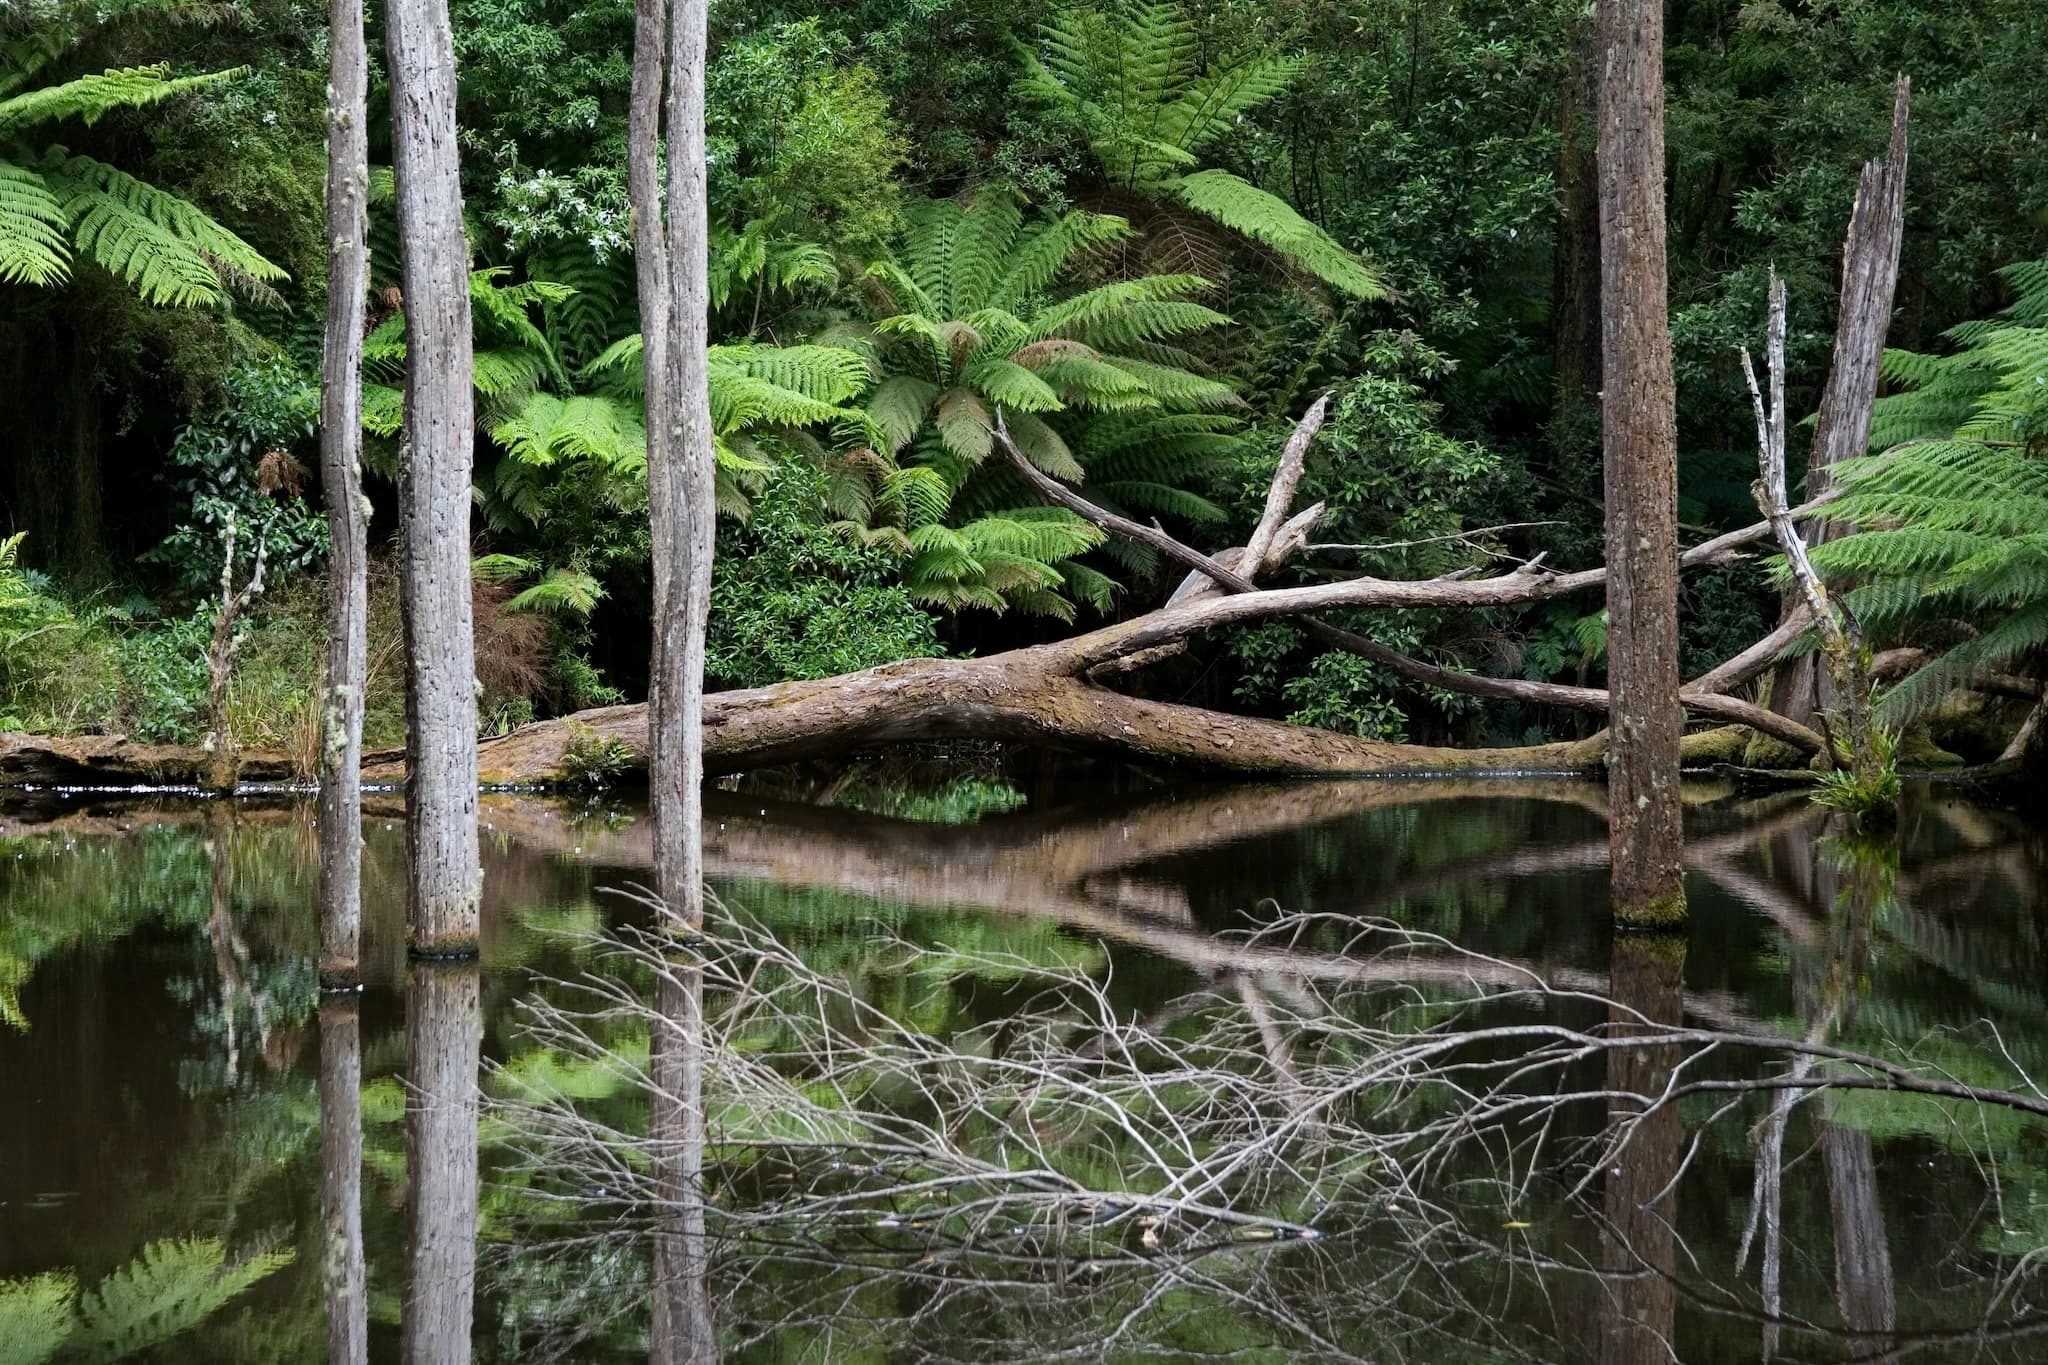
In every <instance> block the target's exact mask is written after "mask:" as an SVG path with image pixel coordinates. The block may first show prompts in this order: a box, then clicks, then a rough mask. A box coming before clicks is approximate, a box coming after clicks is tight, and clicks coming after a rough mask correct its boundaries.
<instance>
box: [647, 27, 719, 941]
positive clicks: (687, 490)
mask: <svg viewBox="0 0 2048 1365" xmlns="http://www.w3.org/2000/svg"><path fill="white" fill-rule="evenodd" d="M709 8H710V6H709V4H708V0H674V3H673V4H672V6H671V8H670V11H669V38H668V213H667V224H668V266H667V268H668V277H669V279H668V282H669V300H668V309H667V323H668V327H667V332H668V341H667V349H668V356H667V373H666V379H665V383H666V390H665V393H664V395H663V397H664V399H665V401H666V403H667V410H666V411H664V412H662V413H660V414H658V415H657V414H650V418H649V425H656V424H659V425H660V426H661V427H663V428H664V437H663V441H662V451H661V453H662V455H663V457H664V458H663V460H662V464H663V468H662V469H661V470H660V471H659V472H658V473H651V474H650V476H649V483H648V487H649V505H650V514H651V516H652V518H653V523H654V528H655V532H656V534H655V537H654V562H655V564H656V566H657V567H656V569H655V577H656V582H657V595H656V600H655V606H656V615H655V622H654V669H653V676H652V686H651V692H652V697H651V702H652V716H651V722H650V723H651V730H652V733H651V735H650V741H651V744H652V747H653V756H652V757H653V762H652V764H651V767H650V772H649V780H650V781H651V783H652V785H653V798H654V831H655V840H656V853H655V859H656V861H655V882H656V889H657V890H658V891H659V892H660V894H661V898H662V901H663V903H664V904H666V905H667V906H668V910H669V914H670V915H671V916H672V917H674V919H675V920H676V921H677V922H678V923H679V924H680V925H681V926H683V927H685V928H687V929H691V930H694V929H695V928H696V927H697V925H698V924H699V923H701V922H702V920H703V917H704V853H703V835H702V829H701V826H702V823H703V813H704V797H703V787H704V632H705V627H706V623H707V620H708V618H709V616H710V612H711V556H712V551H713V544H714V537H715V535H716V529H717V528H716V518H717V509H716V507H715V506H714V503H713V495H714V489H713V481H714V478H715V472H714V468H713V463H712V459H713V457H712V447H711V380H710V372H709V364H710V360H709V355H708V347H709V345H710V319H709V313H710V296H711V287H710V228H709V209H708V206H707V202H706V198H705V195H706V189H705V164H704V57H705V46H706V43H707V41H708V37H707V25H708V16H709ZM651 453H652V452H650V454H651Z"/></svg>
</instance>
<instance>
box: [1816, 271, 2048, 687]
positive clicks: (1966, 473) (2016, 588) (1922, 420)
mask: <svg viewBox="0 0 2048 1365" xmlns="http://www.w3.org/2000/svg"><path fill="white" fill-rule="evenodd" d="M2005 273H2006V276H2007V278H2008V279H2009V280H2010V281H2011V282H2012V284H2013V287H2014V289H2015V291H2016V294H2017V297H2016V298H2015V300H2014V302H2013V303H2012V304H2011V306H2009V307H2008V308H2007V309H2006V310H2005V311H2004V312H2003V313H2001V314H2000V315H1999V316H1998V317H1997V318H1996V319H1994V320H1993V321H1990V322H1981V323H1967V324H1964V325H1962V326H1959V327H1956V328H1954V329H1952V331H1951V332H1950V333H1949V335H1950V338H1951V340H1952V341H1953V342H1954V343H1955V344H1956V349H1955V350H1954V351H1953V352H1951V353H1950V354H1948V355H1944V356H1928V355H1919V354H1915V353H1913V352H1910V351H1893V352H1891V353H1890V354H1888V355H1887V356H1886V357H1885V370H1886V373H1887V375H1888V376H1889V377H1890V378H1891V379H1892V380H1893V381H1895V382H1897V383H1899V384H1901V385H1904V386H1906V387H1905V391H1904V392H1901V393H1897V394H1894V395H1892V396H1890V397H1888V398H1885V399H1884V400H1882V401H1881V402H1880V403H1879V405H1878V410H1877V414H1876V418H1875V420H1874V422H1873V427H1872V433H1871V439H1872V443H1873V445H1874V446H1876V447H1878V448H1879V452H1880V453H1877V454H1874V455H1870V456H1867V457H1865V458H1864V459H1861V460H1858V461H1854V462H1852V463H1850V464H1848V465H1846V466H1844V467H1843V468H1842V469H1841V471H1840V477H1841V479H1842V481H1843V483H1844V484H1845V485H1846V486H1847V493H1846V494H1845V496H1844V497H1843V499H1842V501H1841V503H1840V505H1839V508H1838V511H1837V513H1836V514H1837V515H1839V516H1840V517H1841V518H1842V519H1844V520H1846V521H1850V522H1853V523H1855V524H1856V525H1857V526H1858V527H1860V528H1862V529H1861V530H1860V531H1859V533H1858V534H1855V535H1851V536H1847V537H1844V538H1842V539H1840V540H1836V541H1833V542H1831V543H1829V544H1826V545H1823V546H1821V547H1819V548H1818V549H1816V551H1815V552H1814V562H1815V564H1816V565H1818V566H1819V567H1820V568H1822V570H1823V571H1824V572H1825V573H1827V574H1828V576H1829V577H1830V578H1833V579H1837V580H1840V581H1842V582H1845V583H1848V584H1851V585H1853V586H1852V588H1851V591H1850V593H1849V598H1848V600H1849V603H1850V605H1851V607H1852V609H1854V610H1855V611H1856V612H1857V614H1858V615H1859V616H1860V617H1862V618H1863V620H1864V622H1865V623H1866V625H1868V626H1869V627H1870V628H1871V629H1873V630H1876V631H1880V632H1883V633H1885V634H1886V635H1887V636H1892V637H1897V638H1902V639H1908V640H1917V641H1925V642H1927V643H1931V644H1934V645H1936V646H1937V647H1939V646H1942V645H1949V646H1951V647H1948V648H1946V649H1940V650H1939V656H1938V657H1937V658H1936V659H1935V660H1934V661H1932V662H1930V663H1928V664H1926V665H1924V666H1923V667H1921V668H1920V669H1918V670H1917V671H1915V672H1914V673H1913V674H1912V675H1910V676H1909V677H1907V678H1906V679H1905V680H1904V681H1902V682H1900V683H1899V684H1898V685H1897V686H1896V687H1894V688H1892V689H1891V690H1890V691H1889V692H1888V693H1887V694H1886V695H1885V697H1884V699H1883V701H1882V703H1881V707H1880V710H1881V713H1882V714H1883V715H1884V716H1885V717H1886V719H1888V720H1891V721H1893V722H1895V723H1899V722H1903V721H1906V720H1909V719H1911V718H1912V716H1913V715H1915V714H1916V713H1917V712H1919V711H1921V710H1923V709H1925V707H1926V706H1927V705H1928V704H1930V703H1931V702H1933V701H1935V700H1938V699H1939V698H1940V697H1941V696H1942V695H1944V694H1945V693H1946V692H1948V691H1949V690H1951V689H1953V688H1954V687H1956V686H1958V685H1960V684H1963V683H1967V682H1968V681H1969V680H1970V679H1971V678H1973V677H1975V676H1978V675H1980V674H1982V673H1983V672H1985V671H1987V670H1990V669H1994V668H1999V667H2003V666H2007V665H2009V664H2010V663H2011V662H2012V661H2013V660H2014V659H2016V658H2018V657H2019V656H2021V655H2024V654H2026V653H2027V652H2028V651H2031V650H2036V649H2039V648H2040V647H2041V646H2042V645H2044V644H2048V260H2044V261H2035V262H2031V263H2029V264H2025V265H2018V266H2014V267H2012V268H2011V269H2009V270H2008V271H2006V272H2005ZM1958 622H1963V623H1968V629H1967V631H1966V632H1965V633H1966V638H1963V639H1960V640H1957V639H1955V636H1956V634H1957V631H1956V624H1955V623H1958Z"/></svg>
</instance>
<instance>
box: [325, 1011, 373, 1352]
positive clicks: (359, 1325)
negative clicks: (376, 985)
mask: <svg viewBox="0 0 2048 1365" xmlns="http://www.w3.org/2000/svg"><path fill="white" fill-rule="evenodd" d="M362 1089H363V1055H362V1019H361V1008H360V1006H359V1004H358V1002H357V1000H356V997H355V993H354V992H353V991H351V992H348V993H347V994H335V995H328V996H326V997H325V998H323V999H322V1000H321V1001H320V1218H321V1238H322V1243H321V1249H322V1255H321V1258H320V1263H321V1268H322V1286H323V1288H324V1290H325V1295H326V1303H327V1360H328V1365H363V1362H366V1361H367V1360H368V1359H369V1358H370V1356H369V1351H370V1345H369V1316H368V1313H369V1303H368V1284H367V1281H366V1276H367V1273H368V1272H367V1270H366V1269H365V1266H364V1261H363V1096H362Z"/></svg>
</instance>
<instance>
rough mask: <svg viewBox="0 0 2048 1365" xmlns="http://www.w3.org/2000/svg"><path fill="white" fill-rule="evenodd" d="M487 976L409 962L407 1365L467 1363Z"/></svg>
mask: <svg viewBox="0 0 2048 1365" xmlns="http://www.w3.org/2000/svg"><path fill="white" fill-rule="evenodd" d="M480 981H481V978H480V976H479V974H478V972H477V969H476V967H475V966H474V965H472V964H468V963H448V962H419V963H415V964H414V965H413V969H412V976H411V980H410V981H409V983H408V985H407V989H406V997H405V1057H406V1082H407V1091H406V1101H405V1174H406V1197H405V1314H404V1323H403V1328H402V1334H401V1340H402V1354H403V1357H404V1359H405V1360H406V1361H407V1362H408V1365H465V1363H466V1362H467V1361H468V1360H469V1358H470V1336H471V1313H472V1309H473V1306H474V1301H475V1297H476V1250H477V1122H478V1117H479V1111H478V1104H479V1098H480V1097H479V1095H478V1091H477V1070H478V1066H479V1063H480V1061H481V1048H482V1044H483V1014H482V1011H481V1009H480V1008H479V995H478V989H479V985H480Z"/></svg>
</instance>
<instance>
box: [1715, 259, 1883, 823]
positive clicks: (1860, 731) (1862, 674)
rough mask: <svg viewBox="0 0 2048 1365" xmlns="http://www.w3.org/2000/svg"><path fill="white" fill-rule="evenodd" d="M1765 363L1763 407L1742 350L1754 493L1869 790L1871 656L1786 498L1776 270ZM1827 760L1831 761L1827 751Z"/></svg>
mask: <svg viewBox="0 0 2048 1365" xmlns="http://www.w3.org/2000/svg"><path fill="white" fill-rule="evenodd" d="M1766 360H1767V363H1768V365H1769V367H1770V398H1769V406H1768V407H1766V405H1765V397H1764V394H1763V393H1762V392H1761V391H1760V390H1759V389H1758V387H1757V382H1756V366H1755V365H1754V364H1752V363H1751V361H1750V358H1749V351H1748V348H1746V347H1745V348H1744V349H1743V352H1742V373H1743V377H1744V378H1745V379H1746V380H1747V381H1748V383H1749V401H1750V406H1751V407H1752V408H1753V409H1754V411H1755V413H1756V439H1757V462H1758V466H1759V468H1760V470H1761V477H1759V478H1758V480H1757V482H1756V485H1755V490H1754V491H1755V494H1756V504H1757V507H1758V509H1759V510H1761V511H1762V512H1763V514H1764V516H1765V517H1766V518H1767V519H1768V520H1769V521H1770V524H1771V529H1772V532H1773V534H1775V535H1776V537H1777V541H1778V545H1779V548H1781V549H1782V550H1783V551H1784V553H1785V561H1786V563H1787V564H1788V565H1789V566H1790V569H1791V573H1792V578H1793V581H1794V582H1795V583H1796V584H1797V585H1798V587H1799V591H1800V593H1801V595H1802V596H1803V597H1804V598H1805V601H1806V608H1807V611H1808V613H1809V614H1810V615H1811V616H1812V617H1813V619H1814V622H1815V624H1816V625H1818V626H1819V628H1820V632H1821V648H1822V650H1823V651H1824V652H1825V654H1826V656H1827V660H1828V669H1829V672H1830V673H1831V674H1832V675H1833V677H1834V681H1835V685H1836V689H1837V692H1838V694H1839V695H1840V696H1841V698H1842V702H1843V709H1844V711H1845V713H1846V719H1847V722H1848V729H1849V750H1850V755H1851V761H1852V762H1853V764H1854V765H1855V770H1856V775H1857V777H1858V779H1859V780H1860V781H1862V782H1865V783H1868V784H1869V785H1870V786H1871V787H1874V786H1875V785H1876V782H1877V779H1878V776H1879V770H1880V769H1881V767H1882V764H1883V760H1882V757H1881V756H1880V754H1879V753H1878V747H1877V737H1876V734H1875V732H1874V730H1873V728H1872V722H1871V716H1870V655H1869V651H1868V650H1867V649H1866V648H1865V647H1864V644H1863V632H1862V629H1861V628H1860V627H1859V626H1858V625H1857V623H1856V619H1855V617H1854V616H1853V615H1852V614H1850V612H1849V611H1848V610H1847V609H1846V608H1844V607H1843V606H1842V605H1841V604H1840V603H1838V602H1836V601H1835V600H1834V599H1833V598H1832V597H1831V596H1830V595H1829V593H1828V590H1827V587H1826V586H1825V585H1824V584H1823V583H1822V582H1821V581H1820V574H1819V573H1818V572H1817V571H1815V569H1814V567H1813V561H1812V560H1811V559H1810V558H1808V556H1807V553H1806V541H1805V539H1804V538H1803V537H1802V536H1801V535H1800V533H1799V526H1798V523H1797V521H1796V520H1795V519H1794V517H1793V513H1792V509H1791V507H1790V506H1789V505H1788V501H1789V500H1788V499H1787V497H1786V493H1785V282H1784V281H1783V280H1782V279H1780V278H1778V273H1777V271H1775V270H1773V271H1772V272H1771V286H1770V323H1769V333H1768V345H1767V349H1766ZM1866 420H1867V416H1866ZM1829 757H1830V758H1832V757H1833V755H1832V752H1830V753H1829Z"/></svg>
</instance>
